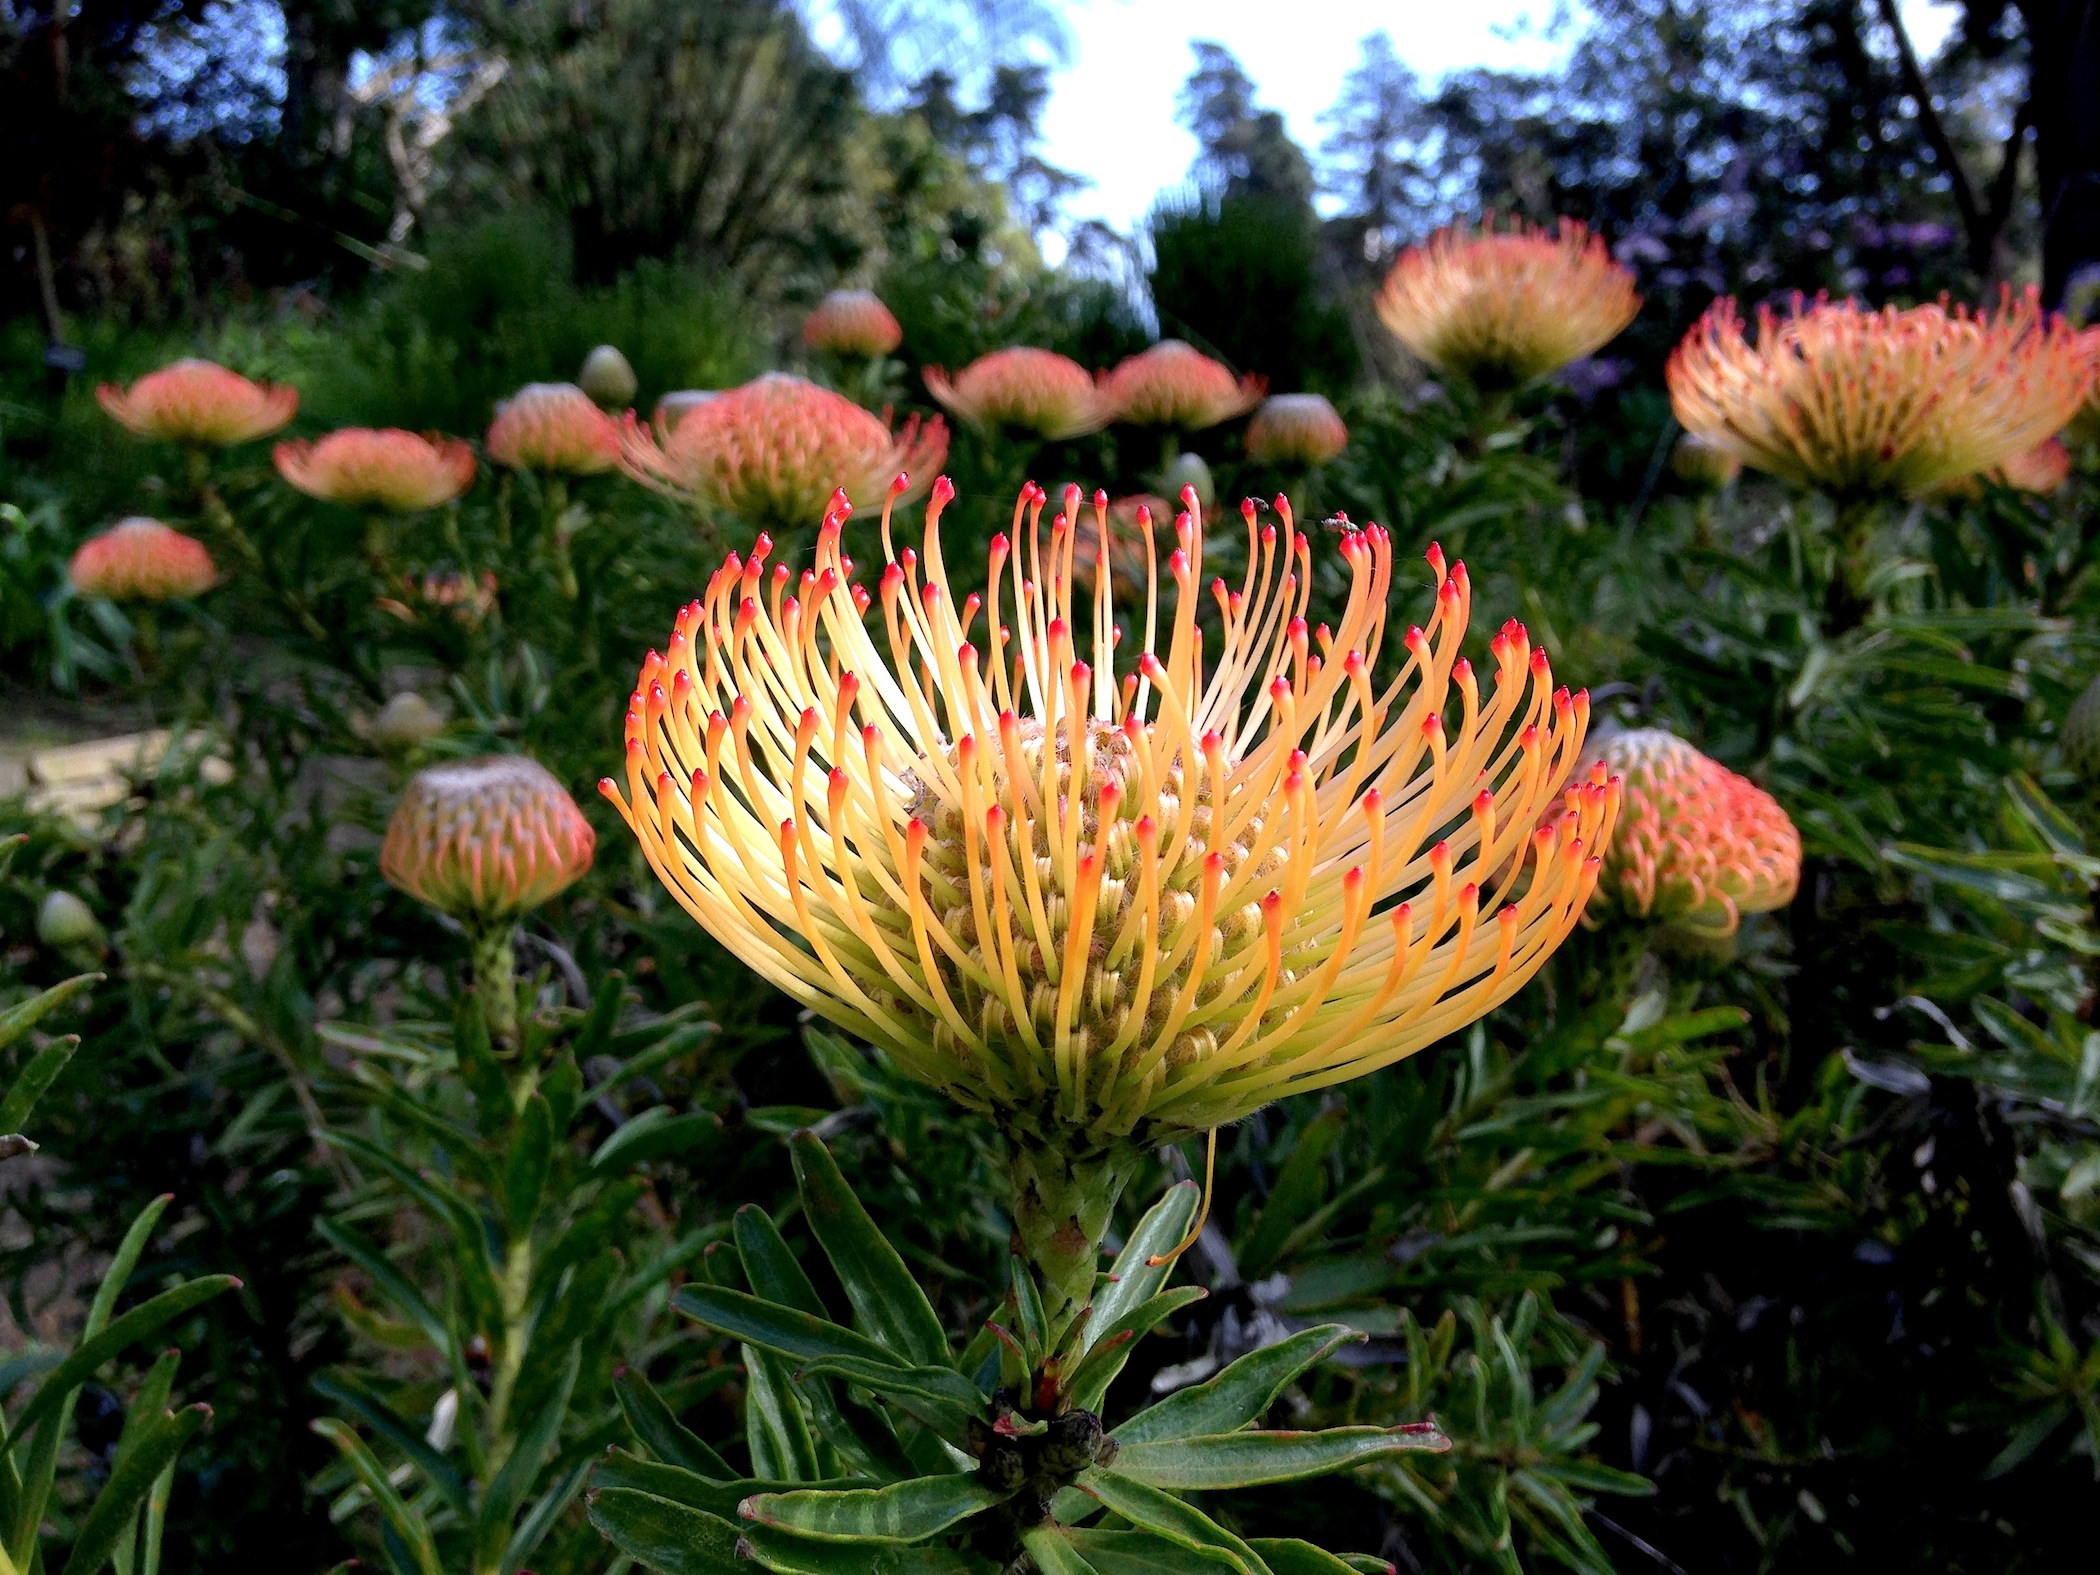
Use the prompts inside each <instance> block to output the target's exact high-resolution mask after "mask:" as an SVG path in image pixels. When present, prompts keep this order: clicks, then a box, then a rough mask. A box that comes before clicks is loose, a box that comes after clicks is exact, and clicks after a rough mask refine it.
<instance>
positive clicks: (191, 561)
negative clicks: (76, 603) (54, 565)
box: [66, 516, 219, 602]
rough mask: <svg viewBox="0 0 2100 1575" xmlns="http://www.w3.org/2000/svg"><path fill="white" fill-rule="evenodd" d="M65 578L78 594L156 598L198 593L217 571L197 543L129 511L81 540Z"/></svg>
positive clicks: (142, 599)
mask: <svg viewBox="0 0 2100 1575" xmlns="http://www.w3.org/2000/svg"><path fill="white" fill-rule="evenodd" d="M66 577H67V578H68V579H69V580H70V581H71V582H72V586H73V589H74V590H76V591H78V592H79V593H80V594H81V595H83V596H106V597H108V598H109V599H110V600H111V601H119V602H123V601H140V602H160V601H166V600H167V599H168V598H169V597H171V596H201V595H203V594H204V593H205V592H206V591H208V590H210V589H211V588H212V587H213V586H214V585H216V584H217V583H218V581H219V570H218V566H217V565H216V564H214V563H213V562H212V561H211V553H210V552H209V551H207V550H206V548H205V545H204V543H203V542H201V541H198V540H197V539H196V538H195V537H193V536H185V535H183V534H182V532H181V531H179V530H173V529H171V528H170V527H168V526H166V525H163V524H161V522H160V521H159V520H151V519H146V518H144V517H142V516H134V517H133V518H131V519H127V520H119V521H118V522H117V523H116V524H115V525H113V526H111V527H110V528H109V529H108V530H106V531H104V532H102V534H101V535H99V536H92V537H90V538H89V539H88V540H86V541H84V542H82V543H81V544H80V547H79V549H78V550H77V551H76V552H75V553H74V554H73V561H72V563H71V564H70V565H68V567H67V571H66Z"/></svg>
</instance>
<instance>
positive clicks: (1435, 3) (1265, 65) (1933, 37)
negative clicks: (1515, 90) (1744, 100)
mask: <svg viewBox="0 0 2100 1575" xmlns="http://www.w3.org/2000/svg"><path fill="white" fill-rule="evenodd" d="M1061 9H1062V10H1063V11H1064V12H1065V16H1066V21H1067V25H1068V26H1069V28H1070V31H1071V37H1072V46H1073V47H1072V60H1071V64H1070V65H1069V66H1068V67H1066V68H1065V69H1063V70H1061V71H1059V72H1058V73H1057V75H1056V78H1055V83H1056V86H1055V90H1054V91H1053V93H1052V95H1051V99H1050V104H1049V108H1048V110H1047V112H1046V113H1045V115H1044V117H1043V129H1044V133H1045V136H1046V140H1047V143H1048V146H1047V147H1046V149H1045V153H1046V155H1047V156H1048V158H1049V160H1050V162H1051V163H1053V164H1055V165H1058V166H1060V167H1061V168H1064V169H1068V170H1071V171H1073V172H1074V173H1076V174H1080V175H1084V176H1086V177H1087V178H1089V179H1090V180H1092V181H1093V183H1094V184H1093V187H1092V188H1091V189H1090V190H1088V191H1085V192H1081V193H1080V194H1079V195H1078V196H1076V197H1074V198H1072V199H1071V201H1070V202H1069V203H1068V204H1067V211H1069V212H1070V213H1071V214H1072V215H1073V216H1074V217H1075V218H1080V219H1105V220H1107V221H1108V222H1109V223H1110V224H1113V225H1114V226H1115V227H1116V228H1118V229H1122V230H1127V229H1129V228H1130V227H1131V225H1132V224H1134V223H1135V222H1136V221H1137V220H1138V219H1140V218H1142V217H1143V216H1144V214H1145V212H1146V211H1147V210H1148V209H1149V208H1150V207H1151V206H1152V200H1153V198H1154V197H1155V196H1156V195H1157V194H1158V193H1159V192H1160V191H1161V190H1162V189H1164V188H1166V187H1169V186H1174V185H1177V184H1179V183H1180V182H1181V181H1183V180H1184V179H1186V178H1187V176H1188V171H1189V165H1190V164H1191V163H1192V162H1193V160H1194V158H1195V154H1196V144H1195V139H1194V138H1192V137H1191V136H1190V135H1189V134H1188V132H1187V131H1185V130H1183V129H1182V127H1181V126H1180V125H1179V124H1177V123H1176V121H1175V119H1174V103H1175V99H1176V97H1177V95H1178V94H1179V92H1180V90H1181V84H1182V82H1183V81H1184V80H1185V79H1186V78H1187V76H1188V74H1189V71H1190V69H1191V67H1192V65H1193V63H1194V56H1193V55H1192V53H1191V51H1190V49H1189V44H1190V42H1191V40H1193V39H1198V38H1205V39H1214V40H1216V41H1217V42H1218V43H1221V44H1223V45H1224V46H1225V47H1226V48H1227V49H1229V50H1231V51H1232V52H1233V54H1235V55H1236V56H1238V57H1239V61H1240V65H1241V67H1242V68H1243V69H1244V70H1245V71H1246V73H1247V75H1248V76H1250V77H1251V78H1253V80H1254V83H1255V86H1256V88H1257V90H1258V93H1259V98H1260V102H1261V104H1262V105H1263V106H1264V107H1266V108H1269V109H1275V110H1280V111H1281V112H1282V113H1283V116H1284V119H1285V121H1286V122H1287V123H1288V125H1289V127H1290V132H1291V135H1292V137H1293V138H1294V139H1295V140H1296V141H1297V143H1298V145H1299V146H1300V147H1303V148H1306V149H1309V150H1311V149H1317V148H1318V147H1319V145H1320V143H1321V142H1322V141H1323V140H1324V139H1325V136H1326V129H1325V128H1324V127H1323V126H1321V124H1320V121H1319V117H1320V115H1321V113H1322V112H1323V111H1325V110H1327V109H1329V108H1331V107H1332V106H1333V104H1334V101H1335V99H1336V98H1337V97H1339V96H1340V93H1341V84H1342V78H1343V77H1344V76H1345V75H1346V74H1347V73H1348V72H1349V70H1350V69H1351V68H1352V67H1353V66H1355V65H1356V63H1357V60H1358V58H1359V54H1360V50H1359V45H1360V43H1361V41H1362V40H1363V39H1364V38H1365V37H1366V36H1367V35H1369V34H1371V33H1375V32H1378V31H1380V30H1381V29H1383V30H1384V31H1385V32H1386V33H1388V34H1389V35H1391V37H1392V40H1393V45H1394V49H1395V50H1396V52H1397V53H1398V54H1399V56H1400V58H1401V59H1402V60H1404V61H1406V62H1407V63H1408V64H1409V65H1410V66H1412V67H1413V68H1414V69H1415V72H1416V74H1417V75H1419V76H1420V77H1421V78H1422V79H1423V80H1424V81H1425V82H1434V81H1435V80H1436V79H1437V78H1439V77H1441V76H1443V75H1444V74H1445V73H1446V72H1448V71H1452V70H1456V69H1461V68H1464V67H1467V66H1496V67H1501V68H1504V69H1534V70H1535V69H1539V68H1542V67H1546V66H1550V65H1552V64H1553V63H1554V62H1556V61H1558V60H1559V59H1561V58H1562V57H1563V55H1564V54H1565V52H1566V49H1567V42H1566V40H1565V39H1554V38H1551V37H1548V36H1546V27H1547V24H1548V22H1549V21H1550V19H1551V17H1552V15H1553V11H1554V0H1210V3H1209V4H1192V3H1190V0H1067V3H1066V4H1065V5H1064V6H1063V7H1061ZM1903 11H1904V13H1905V18H1906V21H1907V22H1908V23H1909V25H1910V27H1911V29H1912V31H1913V34H1914V36H1915V39H1916V42H1917V45H1918V48H1919V51H1920V53H1921V54H1928V55H1929V53H1930V52H1931V50H1932V49H1935V48H1937V47H1938V44H1939V42H1940V40H1941V39H1942V38H1943V37H1944V36H1945V34H1946V31H1947V28H1948V27H1949V26H1950V25H1951V23H1952V21H1953V17H1954V10H1953V7H1952V5H1951V4H1949V3H1947V0H1904V3H1903Z"/></svg>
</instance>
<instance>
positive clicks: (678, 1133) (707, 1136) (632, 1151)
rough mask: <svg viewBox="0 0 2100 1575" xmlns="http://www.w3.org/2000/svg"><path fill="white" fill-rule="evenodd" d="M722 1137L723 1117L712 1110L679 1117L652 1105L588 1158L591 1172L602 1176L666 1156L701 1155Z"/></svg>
mask: <svg viewBox="0 0 2100 1575" xmlns="http://www.w3.org/2000/svg"><path fill="white" fill-rule="evenodd" d="M721 1135H722V1118H721V1117H720V1116H718V1115H716V1114H715V1113H714V1112H713V1111H709V1110H696V1111H691V1112H688V1113H686V1114H683V1115H681V1114H680V1113H679V1112H677V1111H675V1110H673V1109H672V1108H671V1107H670V1106H669V1105H652V1106H651V1107H650V1108H649V1109H647V1110H645V1111H643V1112H642V1113H641V1114H640V1115H638V1116H636V1117H635V1118H634V1119H633V1120H632V1121H628V1122H625V1123H623V1124H622V1125H621V1127H620V1128H619V1130H618V1131H616V1132H614V1133H613V1134H612V1135H611V1136H610V1137H608V1138H607V1139H606V1140H605V1141H604V1142H603V1143H600V1144H599V1145H598V1151H597V1152H596V1153H594V1154H593V1155H591V1169H592V1171H593V1172H594V1173H596V1174H598V1175H601V1176H603V1175H609V1174H610V1173H611V1172H613V1171H616V1170H624V1169H626V1167H628V1166H629V1165H639V1164H641V1163H642V1162H643V1161H645V1160H651V1159H662V1158H663V1157H664V1156H665V1155H666V1154H683V1155H695V1154H699V1153H703V1152H705V1151H706V1150H707V1149H710V1148H712V1147H713V1146H714V1144H715V1140H716V1139H717V1138H719V1137H720V1136H721Z"/></svg>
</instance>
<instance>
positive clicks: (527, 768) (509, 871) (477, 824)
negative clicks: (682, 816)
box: [379, 755, 597, 920]
mask: <svg viewBox="0 0 2100 1575" xmlns="http://www.w3.org/2000/svg"><path fill="white" fill-rule="evenodd" d="M596 845H597V836H596V834H595V833H594V832H593V831H592V830H591V825H590V822H589V821H587V820H585V819H584V818H583V811H582V810H580V809H578V808H577V807H576V801H575V800H574V799H572V798H571V797H569V794H568V791H567V790H566V789H565V788H563V786H562V785H561V784H560V783H559V782H557V781H556V780H555V779H554V776H553V773H551V772H550V771H548V770H547V768H546V767H545V766H543V765H541V764H540V763H539V762H538V761H536V760H528V759H527V758H525V757H524V756H523V755H488V756H485V757H483V758H482V759H479V760H467V761H460V762H455V763H450V764H446V765H441V766H431V767H429V768H427V769H425V770H422V771H419V772H417V773H416V775H415V777H414V778H413V779H412V780H411V781H410V782H409V784H408V789H407V791H406V792H404V793H403V794H402V795H401V802H400V803H399V804H398V805H396V806H395V808H394V817H393V819H392V820H391V821H390V822H388V824H387V828H386V843H385V845H384V846H383V847H382V848H381V849H380V852H379V871H380V873H381V874H382V875H384V876H385V877H386V878H387V879H388V880H389V881H391V882H392V883H393V884H394V885H396V886H398V887H400V888H401V890H403V891H405V892H407V893H408V894H409V895H410V896H411V897H415V898H418V899H420V900H421V901H423V902H427V903H428V904H430V906H431V907H433V908H435V909H437V910H438V911H439V912H440V913H446V914H450V915H451V916H452V917H453V918H456V919H480V920H488V919H501V918H505V917H508V916H510V915H513V914H519V913H523V912H525V911H526V910H527V909H530V908H536V907H538V906H539V905H540V904H541V903H543V902H545V901H547V900H548V899H549V898H550V897H553V896H555V895H556V894H557V893H559V892H561V891H563V890H565V889H567V888H568V887H569V886H571V885H573V884H574V883H575V882H576V881H577V880H578V879H580V878H581V877H582V875H583V874H584V872H585V871H586V870H588V869H589V868H590V867H591V853H592V850H593V849H594V848H595V847H596Z"/></svg>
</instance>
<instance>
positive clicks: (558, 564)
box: [540, 471, 576, 602]
mask: <svg viewBox="0 0 2100 1575" xmlns="http://www.w3.org/2000/svg"><path fill="white" fill-rule="evenodd" d="M540 510H541V515H540V518H541V527H540V528H541V531H542V532H543V534H544V535H545V538H546V542H547V551H548V553H549V554H550V555H551V556H552V558H553V560H554V581H555V584H556V585H557V586H558V587H559V588H560V590H561V594H562V597H563V599H564V600H566V601H572V602H573V601H574V600H576V563H575V560H574V559H573V558H571V557H570V555H569V534H570V527H569V478H568V477H566V476H563V475H560V474H558V473H556V472H554V471H549V472H548V473H547V474H546V475H544V476H542V477H541V478H540Z"/></svg>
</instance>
